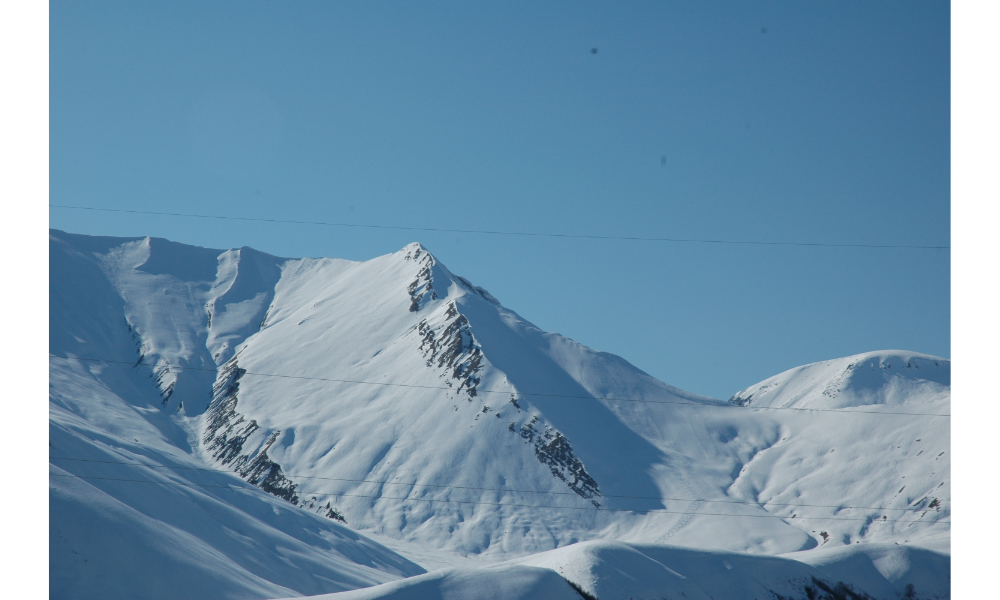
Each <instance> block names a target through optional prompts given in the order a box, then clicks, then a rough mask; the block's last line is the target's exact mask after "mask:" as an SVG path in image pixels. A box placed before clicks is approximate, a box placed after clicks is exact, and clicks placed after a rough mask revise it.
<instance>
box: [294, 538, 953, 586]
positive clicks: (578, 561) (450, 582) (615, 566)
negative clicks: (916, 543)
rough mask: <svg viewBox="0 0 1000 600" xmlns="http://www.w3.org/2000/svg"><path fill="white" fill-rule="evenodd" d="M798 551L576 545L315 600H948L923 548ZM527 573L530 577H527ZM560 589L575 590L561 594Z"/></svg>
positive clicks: (942, 572)
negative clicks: (765, 553)
mask: <svg viewBox="0 0 1000 600" xmlns="http://www.w3.org/2000/svg"><path fill="white" fill-rule="evenodd" d="M800 554H801V555H802V556H801V557H799V556H798V555H786V556H784V557H775V556H760V555H749V554H742V553H735V552H719V551H705V550H694V549H691V548H681V547H677V546H657V545H635V544H624V543H621V542H604V541H598V542H581V543H578V544H573V545H571V546H566V547H564V548H559V549H557V550H550V551H547V552H542V553H540V554H535V555H532V556H529V557H525V558H521V559H516V560H514V561H509V562H504V563H498V564H495V565H490V566H487V567H480V568H477V569H470V568H448V569H442V570H439V571H435V572H432V573H428V574H426V575H421V576H418V577H413V578H409V579H405V580H400V581H395V582H391V583H386V584H382V585H378V586H374V587H371V588H368V589H364V590H356V591H353V592H343V593H337V594H329V595H323V596H316V597H314V598H316V600H320V599H323V600H349V599H353V598H357V599H361V598H364V599H366V600H369V599H370V600H375V599H386V600H388V599H393V600H395V599H404V598H421V599H426V598H455V599H458V598H484V599H486V598H489V599H496V600H529V599H532V598H560V597H575V598H577V599H579V598H581V597H587V596H589V597H591V598H599V599H600V600H617V599H621V600H626V599H629V600H699V599H703V600H710V599H712V598H725V599H726V600H756V599H764V598H767V599H774V598H787V599H789V600H792V599H795V600H797V599H802V600H806V599H809V598H812V599H816V598H829V597H834V598H837V597H840V598H845V599H846V598H859V599H862V598H868V599H873V598H877V599H885V600H896V599H898V598H925V599H938V598H948V597H949V579H950V575H949V571H950V559H949V557H948V556H947V555H943V554H938V553H936V552H933V551H930V550H922V549H916V548H908V547H905V546H896V545H892V544H890V545H884V544H865V545H862V546H853V547H840V548H836V549H829V550H823V551H812V552H805V553H800ZM795 558H800V559H801V560H795ZM531 568H533V570H527V569H531ZM545 571H548V574H547V577H548V579H544V577H545V576H546V573H545ZM560 580H563V581H560ZM540 581H551V582H552V583H551V584H550V585H551V587H552V589H550V590H545V591H544V593H541V592H540V590H539V589H538V588H539V582H540ZM560 583H562V586H560V585H559V584H560ZM566 584H569V586H571V587H574V588H576V590H577V592H573V591H570V590H567V589H566V587H564V586H566ZM567 592H569V593H567ZM570 594H572V595H570ZM584 594H586V595H587V596H584ZM852 594H853V595H852Z"/></svg>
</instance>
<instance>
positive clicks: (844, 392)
mask: <svg viewBox="0 0 1000 600" xmlns="http://www.w3.org/2000/svg"><path fill="white" fill-rule="evenodd" d="M950 387H951V361H949V360H947V359H943V358H938V357H936V356H930V355H927V354H917V353H914V352H904V351H901V350H885V351H881V352H867V353H865V354H856V355H854V356H848V357H847V358H838V359H836V360H827V361H823V362H818V363H813V364H810V365H804V366H801V367H796V368H794V369H789V370H788V371H785V372H784V373H780V374H778V375H775V376H774V377H771V378H769V379H765V380H764V381H762V382H760V383H758V384H756V385H752V386H750V387H748V388H746V389H745V390H740V391H739V392H736V394H734V395H733V397H732V398H730V399H729V401H730V402H731V403H733V404H736V405H738V406H754V407H758V408H759V407H783V408H848V407H858V406H869V405H882V406H901V405H904V404H906V405H908V406H909V407H913V408H916V407H917V406H918V405H920V406H923V408H925V409H927V411H933V410H934V409H936V408H941V407H944V406H947V402H948V399H949V395H950ZM924 405H926V406H924Z"/></svg>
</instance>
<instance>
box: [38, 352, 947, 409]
mask: <svg viewBox="0 0 1000 600" xmlns="http://www.w3.org/2000/svg"><path fill="white" fill-rule="evenodd" d="M49 356H50V357H51V358H62V359H65V360H80V361H89V362H101V363H109V364H120V365H133V366H139V365H143V366H147V367H150V368H154V367H155V366H156V365H151V364H149V363H146V362H142V361H141V360H140V361H138V362H135V363H132V362H130V361H124V360H107V359H103V358H85V357H70V356H59V355H57V354H52V353H49ZM170 369H171V370H172V371H174V372H181V371H208V372H213V373H217V372H218V369H206V368H202V367H177V366H173V365H171V366H170ZM243 375H253V376H257V377H277V378H281V379H302V380H307V381H326V382H330V383H349V384H356V385H379V386H385V387H401V388H413V389H422V390H443V391H446V392H453V391H455V390H454V388H449V387H443V386H442V387H438V386H429V385H414V384H408V383H389V382H382V381H363V380H356V379H332V378H327V377H307V376H305V375H281V374H277V373H258V372H251V371H245V372H244V373H243ZM476 393H477V394H509V395H511V396H518V397H527V396H532V397H540V398H559V399H569V400H603V401H607V402H640V403H645V404H676V405H682V406H700V407H705V408H735V405H733V404H729V403H720V404H700V403H697V402H683V401H677V400H641V399H638V398H613V397H594V396H574V395H570V394H542V393H535V392H522V391H517V392H511V391H509V390H481V389H479V388H476ZM740 408H745V409H746V410H796V411H807V412H808V411H812V412H833V413H846V414H869V415H906V416H911V417H951V415H950V414H939V413H914V412H893V411H876V410H845V409H840V408H796V407H793V406H749V407H740Z"/></svg>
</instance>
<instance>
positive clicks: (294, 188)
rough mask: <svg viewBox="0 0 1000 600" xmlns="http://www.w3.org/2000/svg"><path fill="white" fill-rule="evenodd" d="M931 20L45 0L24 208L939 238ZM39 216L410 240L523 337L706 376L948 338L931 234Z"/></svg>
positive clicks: (212, 241)
mask: <svg viewBox="0 0 1000 600" xmlns="http://www.w3.org/2000/svg"><path fill="white" fill-rule="evenodd" d="M539 4H544V5H543V6H539ZM949 27H950V22H949V5H948V3H947V2H921V3H911V2H888V1H886V2H878V3H871V2H869V3H864V2H837V3H834V2H827V3H802V2H772V3H761V2H752V3H750V2H684V3H680V2H676V3H667V2H655V3H640V2H630V3H614V4H612V3H582V2H565V3H559V2H546V3H515V2H503V3H500V2H497V3H458V2H455V3H421V4H417V3H400V2H396V3H379V2H365V3H352V4H349V3H334V2H313V3H310V2H293V3H276V2H232V3H226V2H212V3H193V2H192V3H184V2H172V3H158V4H154V3H147V2H105V3H70V2H64V1H53V2H52V3H51V4H50V198H51V202H52V203H53V204H67V205H77V206H93V207H104V208H117V209H131V210H145V211H165V212H180V213H199V214H213V215H232V216H247V217H256V218H272V219H290V220H309V221H327V222H341V223H356V224H371V225H388V226H413V227H427V228H446V229H477V230H478V229H488V230H505V231H524V232H551V233H566V234H594V235H611V236H640V237H682V238H711V239H731V240H755V241H794V242H824V243H846V244H851V243H860V244H899V245H933V246H948V245H950V237H949V230H950V202H949V186H950V179H949V160H950V154H949V134H950V132H949V116H950V115H949V111H950V98H949V78H950V71H949V60H950V55H949V43H950V39H949ZM594 49H596V50H597V52H596V53H595V52H594ZM50 223H51V225H52V226H53V227H56V228H59V229H64V230H67V231H71V232H75V233H88V234H102V235H121V236H135V235H153V236H160V237H166V238H170V239H173V240H177V241H181V242H186V243H191V244H198V245H202V246H209V247H217V248H228V247H233V246H244V245H247V246H252V247H254V248H257V249H260V250H263V251H266V252H270V253H272V254H277V255H281V256H289V257H298V256H336V257H343V258H351V259H359V260H360V259H367V258H371V257H374V256H377V255H380V254H385V253H388V252H393V251H395V250H398V249H399V248H400V247H402V246H403V245H405V244H406V243H409V242H411V241H420V242H421V243H423V244H424V245H425V246H427V247H428V248H429V249H430V250H431V251H432V252H433V253H434V254H435V255H437V256H438V258H439V259H441V260H442V262H444V263H445V264H446V265H448V267H449V268H451V270H453V271H454V272H456V273H458V274H460V275H463V276H465V277H468V278H469V279H471V280H472V281H473V282H475V283H476V284H478V285H481V286H483V287H485V288H487V289H488V290H489V291H490V292H491V293H493V294H494V295H495V296H497V297H498V298H499V299H500V301H501V302H502V303H504V305H506V306H508V307H510V308H512V309H514V310H516V311H517V312H518V313H520V314H521V315H522V316H524V317H525V318H527V319H528V320H530V321H532V322H534V323H535V324H536V325H538V326H540V327H542V328H543V329H548V330H552V331H558V332H560V333H563V334H564V335H567V336H569V337H571V338H573V339H575V340H577V341H579V342H582V343H584V344H587V345H589V346H591V347H593V348H595V349H598V350H605V351H609V352H613V353H615V354H619V355H621V356H623V357H625V358H626V359H628V360H629V361H631V362H632V363H634V364H635V365H636V366H638V367H640V368H642V369H643V370H645V371H647V372H649V373H650V374H652V375H654V376H656V377H658V378H660V379H662V380H664V381H666V382H668V383H670V384H673V385H676V386H678V387H681V388H684V389H688V390H690V391H693V392H698V393H702V394H707V395H712V396H716V397H722V398H728V397H729V396H730V395H732V394H733V393H734V392H736V391H737V390H739V389H740V388H743V387H745V386H748V385H750V384H753V383H755V382H757V381H759V380H761V379H764V378H766V377H769V376H770V375H773V374H776V373H778V372H780V371H782V370H784V369H787V368H790V367H793V366H797V365H800V364H804V363H808V362H813V361H817V360H823V359H829V358H836V357H840V356H846V355H849V354H854V353H858V352H864V351H868V350H877V349H890V348H899V349H906V350H914V351H919V352H927V353H931V354H936V355H939V356H950V353H951V348H950V341H949V337H950V329H949V317H950V315H949V312H950V304H949V293H950V289H949V276H950V271H949V262H950V259H951V256H950V252H949V251H948V250H922V249H870V248H869V249H860V248H815V247H801V246H745V245H706V244H692V243H667V242H637V241H623V240H617V241H615V240H581V239H559V238H543V237H514V236H495V235H485V234H454V233H436V232H416V231H398V230H374V229H362V228H344V227H324V226H309V225H290V224H268V223H252V222H240V221H222V220H213V219H192V218H182V217H165V216H150V215H126V214H121V213H97V212H90V211H80V210H70V209H59V208H53V209H51V211H50Z"/></svg>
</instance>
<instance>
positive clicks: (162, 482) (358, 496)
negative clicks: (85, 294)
mask: <svg viewBox="0 0 1000 600" xmlns="http://www.w3.org/2000/svg"><path fill="white" fill-rule="evenodd" d="M49 476H51V477H75V478H77V479H95V480H102V481H123V482H131V483H152V484H155V485H177V486H181V487H202V488H221V489H227V490H237V489H246V488H236V487H233V486H228V485H209V484H197V483H180V482H177V481H150V480H148V479H124V478H117V477H95V476H90V475H75V474H73V473H65V474H61V473H49ZM252 487H254V489H260V488H256V487H255V486H252ZM261 491H263V490H261ZM301 495H302V496H334V497H337V498H374V499H376V500H404V501H413V502H428V503H437V504H472V505H476V506H513V507H518V508H557V509H560V510H586V511H609V512H628V513H641V514H647V513H664V514H673V515H688V514H691V515H704V516H712V517H739V518H751V519H768V518H776V519H782V520H784V519H793V518H799V519H802V520H808V519H810V517H798V516H797V515H796V516H792V517H781V516H778V515H774V514H770V513H769V514H766V515H734V514H730V513H705V512H687V511H676V510H666V509H659V508H653V509H649V510H630V509H627V508H605V507H601V508H597V507H587V506H550V505H544V504H513V503H510V504H509V503H505V502H473V501H469V500H437V499H430V498H397V497H392V496H372V495H367V494H337V493H332V492H301ZM293 506H294V505H293ZM813 520H822V521H868V520H869V519H867V518H865V519H849V518H848V519H845V518H841V517H816V518H813ZM892 522H893V523H928V522H929V521H924V520H921V519H915V520H908V521H899V520H893V521H892ZM935 522H940V521H935ZM949 522H950V521H949Z"/></svg>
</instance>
